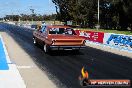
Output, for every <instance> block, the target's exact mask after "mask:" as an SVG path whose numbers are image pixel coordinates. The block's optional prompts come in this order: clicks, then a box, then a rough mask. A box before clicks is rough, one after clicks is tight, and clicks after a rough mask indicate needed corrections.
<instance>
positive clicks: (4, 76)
mask: <svg viewBox="0 0 132 88" xmlns="http://www.w3.org/2000/svg"><path fill="white" fill-rule="evenodd" d="M0 38H1V42H2V45H3V48H4V52H5V55H6V60H7V64H8V66H9V69H8V70H0V74H1V75H0V78H1V79H0V88H26V85H25V83H24V80H23V79H22V77H21V75H20V73H19V71H18V69H17V66H16V64H14V63H12V62H11V60H10V58H9V55H8V52H7V49H6V47H5V43H4V41H3V38H2V36H1V35H0Z"/></svg>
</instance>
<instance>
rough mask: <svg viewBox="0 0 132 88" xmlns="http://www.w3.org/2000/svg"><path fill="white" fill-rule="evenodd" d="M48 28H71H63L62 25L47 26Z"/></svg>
mask: <svg viewBox="0 0 132 88" xmlns="http://www.w3.org/2000/svg"><path fill="white" fill-rule="evenodd" d="M47 27H48V28H71V27H69V26H64V25H48V26H47Z"/></svg>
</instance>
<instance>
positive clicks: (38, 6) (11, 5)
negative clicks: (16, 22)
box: [0, 0, 56, 18]
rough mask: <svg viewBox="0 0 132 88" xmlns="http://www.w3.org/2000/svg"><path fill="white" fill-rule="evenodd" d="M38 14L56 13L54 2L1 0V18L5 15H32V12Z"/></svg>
mask: <svg viewBox="0 0 132 88" xmlns="http://www.w3.org/2000/svg"><path fill="white" fill-rule="evenodd" d="M30 9H34V12H35V13H37V14H53V13H56V10H55V5H54V3H52V0H0V18H1V17H4V16H5V15H19V14H22V13H24V14H31V10H30Z"/></svg>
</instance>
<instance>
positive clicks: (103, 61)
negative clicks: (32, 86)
mask: <svg viewBox="0 0 132 88" xmlns="http://www.w3.org/2000/svg"><path fill="white" fill-rule="evenodd" d="M0 32H7V33H9V35H10V36H12V37H13V38H14V39H15V41H16V42H17V43H18V44H19V45H20V46H21V47H22V48H23V49H24V50H25V52H26V53H28V54H29V55H30V56H31V57H32V59H33V60H34V62H35V63H36V64H37V65H38V66H39V67H40V68H41V69H42V70H43V71H45V72H46V73H47V75H48V77H49V78H50V79H51V80H53V81H54V82H55V84H56V85H57V86H58V87H59V88H62V87H67V88H81V86H80V84H79V80H78V77H79V76H80V74H81V68H82V67H83V66H84V67H85V69H86V70H87V71H88V72H89V77H90V79H130V80H132V58H128V57H124V56H119V55H116V54H112V53H109V52H105V51H101V50H98V49H95V48H91V47H87V48H86V49H85V50H82V51H80V52H73V51H53V52H51V53H49V54H45V53H44V51H43V50H42V48H41V46H38V47H37V46H34V44H33V40H32V37H33V36H32V30H30V29H27V28H23V27H18V26H13V25H9V24H3V23H0ZM38 85H39V84H38Z"/></svg>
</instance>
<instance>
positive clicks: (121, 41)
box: [106, 34, 132, 50]
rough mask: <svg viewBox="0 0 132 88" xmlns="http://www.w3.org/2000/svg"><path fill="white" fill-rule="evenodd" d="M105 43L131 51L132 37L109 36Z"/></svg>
mask: <svg viewBox="0 0 132 88" xmlns="http://www.w3.org/2000/svg"><path fill="white" fill-rule="evenodd" d="M106 43H107V44H109V45H111V44H114V45H115V46H118V47H122V48H125V49H128V50H132V36H127V35H119V34H111V35H110V37H109V38H108V40H107V41H106Z"/></svg>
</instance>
